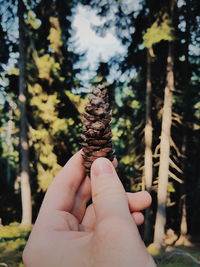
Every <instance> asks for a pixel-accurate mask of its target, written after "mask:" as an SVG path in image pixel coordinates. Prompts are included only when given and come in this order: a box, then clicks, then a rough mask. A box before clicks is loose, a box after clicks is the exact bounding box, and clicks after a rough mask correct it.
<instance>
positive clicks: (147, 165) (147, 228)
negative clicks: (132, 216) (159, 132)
mask: <svg viewBox="0 0 200 267" xmlns="http://www.w3.org/2000/svg"><path fill="white" fill-rule="evenodd" d="M151 95H152V83H151V55H150V53H149V50H147V79H146V118H145V119H146V121H145V129H144V138H145V153H144V181H145V189H146V190H147V191H148V192H150V191H151V186H152V179H153V159H152V132H153V129H152V121H151ZM150 237H151V208H150V207H149V208H148V209H146V211H145V223H144V240H145V242H146V243H148V242H149V241H150Z"/></svg>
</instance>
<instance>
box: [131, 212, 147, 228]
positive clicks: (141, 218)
mask: <svg viewBox="0 0 200 267" xmlns="http://www.w3.org/2000/svg"><path fill="white" fill-rule="evenodd" d="M132 218H133V220H134V221H135V223H136V224H137V225H138V226H139V225H141V224H143V222H144V215H143V214H142V213H141V212H133V213H132Z"/></svg>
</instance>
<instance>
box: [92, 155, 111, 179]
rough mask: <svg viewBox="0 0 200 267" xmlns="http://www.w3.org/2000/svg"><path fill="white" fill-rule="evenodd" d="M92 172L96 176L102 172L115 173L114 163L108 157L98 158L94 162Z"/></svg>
mask: <svg viewBox="0 0 200 267" xmlns="http://www.w3.org/2000/svg"><path fill="white" fill-rule="evenodd" d="M92 173H93V175H95V176H99V175H102V174H113V166H112V163H111V162H110V161H109V160H108V159H105V158H98V159H96V160H95V162H94V163H93V164H92Z"/></svg>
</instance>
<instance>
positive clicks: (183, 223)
mask: <svg viewBox="0 0 200 267" xmlns="http://www.w3.org/2000/svg"><path fill="white" fill-rule="evenodd" d="M190 17H191V6H190V1H188V2H187V3H186V9H185V23H186V37H185V39H186V40H185V41H186V42H185V53H184V54H185V66H184V77H183V81H184V86H185V88H184V92H183V94H184V98H183V99H184V100H183V101H184V110H183V125H182V128H183V131H182V140H183V141H182V148H181V154H182V160H181V169H182V171H183V175H182V180H183V184H181V190H180V209H181V212H180V214H181V220H180V237H179V240H178V241H177V244H181V245H182V244H184V243H185V242H187V241H186V240H187V233H188V227H187V208H186V207H187V205H186V201H187V196H186V182H187V178H188V176H189V175H188V171H187V167H188V158H187V150H188V138H189V132H188V127H189V126H188V122H189V121H190V116H191V111H190V107H191V106H192V104H191V94H190V77H191V68H190V63H189V44H190V41H191V36H190V32H191V29H190Z"/></svg>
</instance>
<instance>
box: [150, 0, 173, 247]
mask: <svg viewBox="0 0 200 267" xmlns="http://www.w3.org/2000/svg"><path fill="white" fill-rule="evenodd" d="M174 6H175V0H171V10H170V11H171V14H170V16H171V20H173V13H174ZM173 47H174V45H173V42H169V48H168V49H169V50H168V57H167V69H166V71H167V77H166V87H165V92H164V106H163V115H162V129H161V140H160V164H159V171H158V193H157V203H158V204H157V212H156V223H155V231H154V241H153V243H154V244H155V246H156V247H161V246H162V243H163V240H164V236H165V224H166V201H167V186H168V174H169V159H170V136H171V123H172V92H173V91H174V72H173V68H174V49H173Z"/></svg>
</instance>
